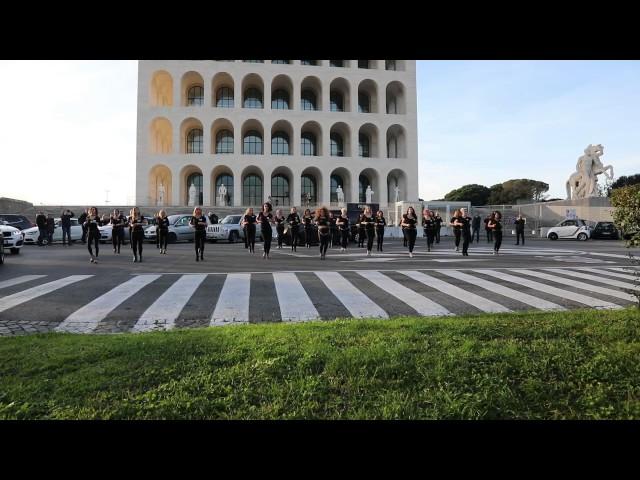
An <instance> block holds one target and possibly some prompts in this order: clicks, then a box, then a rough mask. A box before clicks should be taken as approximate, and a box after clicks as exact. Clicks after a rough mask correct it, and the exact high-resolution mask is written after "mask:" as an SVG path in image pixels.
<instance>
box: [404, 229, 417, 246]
mask: <svg viewBox="0 0 640 480" xmlns="http://www.w3.org/2000/svg"><path fill="white" fill-rule="evenodd" d="M417 235H418V231H417V230H416V229H415V228H407V230H406V236H407V243H408V244H409V252H413V247H414V246H415V245H416V236H417Z"/></svg>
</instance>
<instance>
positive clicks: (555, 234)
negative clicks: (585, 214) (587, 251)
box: [547, 219, 591, 241]
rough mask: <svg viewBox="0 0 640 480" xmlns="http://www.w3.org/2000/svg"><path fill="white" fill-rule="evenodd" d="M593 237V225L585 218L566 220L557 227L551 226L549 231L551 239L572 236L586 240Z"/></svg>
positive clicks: (548, 236)
mask: <svg viewBox="0 0 640 480" xmlns="http://www.w3.org/2000/svg"><path fill="white" fill-rule="evenodd" d="M590 237H591V227H589V225H587V223H586V222H585V221H584V220H580V219H576V220H564V221H562V222H560V223H559V224H558V225H556V226H555V227H551V228H550V229H549V231H548V232H547V238H548V239H549V240H558V239H559V238H571V239H575V240H580V241H585V240H587V239H589V238H590Z"/></svg>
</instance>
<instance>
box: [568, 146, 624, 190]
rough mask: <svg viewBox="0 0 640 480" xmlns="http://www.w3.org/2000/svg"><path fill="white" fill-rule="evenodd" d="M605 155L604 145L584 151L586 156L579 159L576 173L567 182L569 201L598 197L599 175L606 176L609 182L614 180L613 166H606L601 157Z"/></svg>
mask: <svg viewBox="0 0 640 480" xmlns="http://www.w3.org/2000/svg"><path fill="white" fill-rule="evenodd" d="M603 154H604V147H603V146H602V145H591V144H589V146H588V147H587V148H585V149H584V155H582V156H580V158H578V163H576V171H575V172H573V173H572V174H571V176H570V177H569V180H567V199H568V200H573V199H576V198H588V197H596V196H598V175H600V174H604V175H605V177H606V178H607V180H612V179H613V166H611V165H606V166H604V165H603V164H602V162H601V161H600V157H601V156H602V155H603Z"/></svg>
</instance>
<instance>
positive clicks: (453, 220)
mask: <svg viewBox="0 0 640 480" xmlns="http://www.w3.org/2000/svg"><path fill="white" fill-rule="evenodd" d="M456 220H462V217H451V223H453V222H455V221H456ZM461 228H462V227H461V226H459V225H453V229H454V230H457V231H460V229H461Z"/></svg>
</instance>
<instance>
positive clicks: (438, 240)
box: [435, 227, 440, 243]
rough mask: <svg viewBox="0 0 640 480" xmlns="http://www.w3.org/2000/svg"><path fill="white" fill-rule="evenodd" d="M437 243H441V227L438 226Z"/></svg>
mask: <svg viewBox="0 0 640 480" xmlns="http://www.w3.org/2000/svg"><path fill="white" fill-rule="evenodd" d="M435 237H436V243H440V227H438V228H436V235H435Z"/></svg>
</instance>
